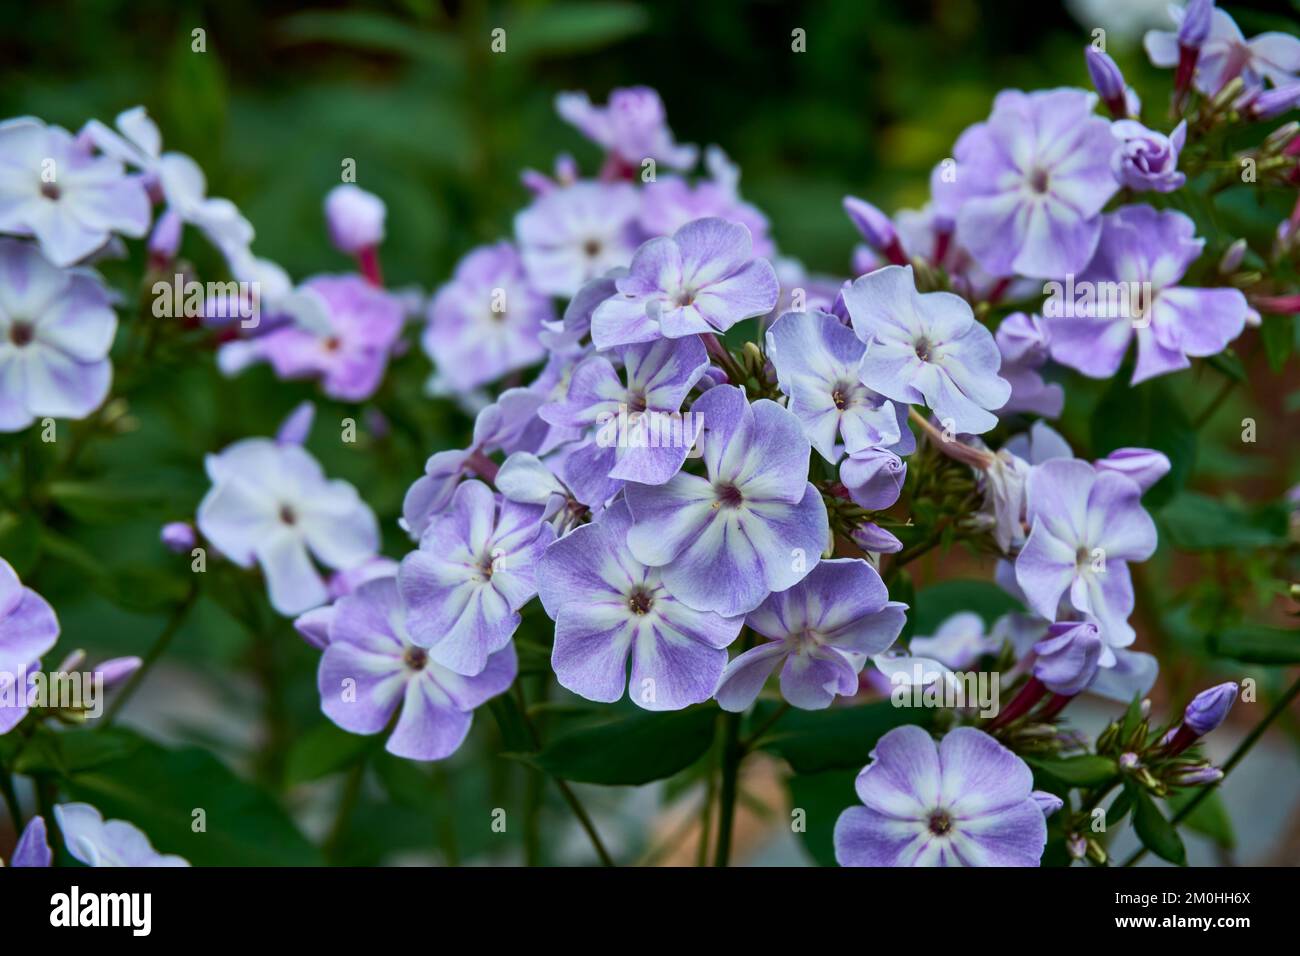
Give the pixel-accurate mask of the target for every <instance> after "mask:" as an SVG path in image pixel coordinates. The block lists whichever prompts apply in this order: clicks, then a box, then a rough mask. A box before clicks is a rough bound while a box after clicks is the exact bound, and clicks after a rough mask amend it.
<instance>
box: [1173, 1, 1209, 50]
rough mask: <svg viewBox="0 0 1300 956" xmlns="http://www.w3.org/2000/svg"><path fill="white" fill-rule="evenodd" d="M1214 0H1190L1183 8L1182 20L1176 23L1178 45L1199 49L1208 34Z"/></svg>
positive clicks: (1187, 48)
mask: <svg viewBox="0 0 1300 956" xmlns="http://www.w3.org/2000/svg"><path fill="white" fill-rule="evenodd" d="M1213 16H1214V0H1190V2H1189V3H1188V4H1187V6H1186V7H1184V8H1183V22H1182V23H1180V24H1179V25H1178V46H1179V47H1180V48H1182V49H1186V50H1199V49H1200V48H1201V45H1202V44H1203V43H1205V41H1206V39H1207V38H1208V37H1209V35H1210V25H1211V20H1212V18H1213Z"/></svg>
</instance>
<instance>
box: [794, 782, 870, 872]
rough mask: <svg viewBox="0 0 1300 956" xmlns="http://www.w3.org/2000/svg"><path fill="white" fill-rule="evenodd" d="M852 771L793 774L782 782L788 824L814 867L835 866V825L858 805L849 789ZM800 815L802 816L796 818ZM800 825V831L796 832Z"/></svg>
mask: <svg viewBox="0 0 1300 956" xmlns="http://www.w3.org/2000/svg"><path fill="white" fill-rule="evenodd" d="M857 775H858V771H856V770H828V771H826V772H824V773H797V774H793V775H792V776H791V777H790V778H789V779H788V780H787V782H786V787H787V789H788V791H789V794H790V809H791V811H792V812H793V814H794V815H792V816H791V824H792V825H793V826H795V833H796V835H797V836H798V837H799V840H800V842H801V843H803V845H804V849H806V850H807V851H808V854H809V855H810V856H811V857H812V858H813V860H814V861H815V862H816V863H817V865H818V866H835V845H834V842H833V839H832V837H833V836H834V833H835V821H836V820H838V819H839V817H840V814H841V813H843V812H844V811H845V810H846V809H847V808H848V807H851V806H853V805H854V804H856V803H857V802H858V796H857V793H856V792H855V791H854V789H853V781H854V779H855V778H856V777H857ZM800 811H802V813H801V814H800ZM799 824H802V829H799Z"/></svg>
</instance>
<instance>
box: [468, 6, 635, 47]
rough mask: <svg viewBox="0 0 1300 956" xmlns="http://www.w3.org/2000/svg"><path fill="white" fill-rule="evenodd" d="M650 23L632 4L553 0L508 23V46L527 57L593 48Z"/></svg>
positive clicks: (625, 35)
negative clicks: (557, 0) (558, 1)
mask: <svg viewBox="0 0 1300 956" xmlns="http://www.w3.org/2000/svg"><path fill="white" fill-rule="evenodd" d="M648 23H649V18H648V17H647V16H646V13H645V11H644V10H642V9H641V8H640V7H638V6H634V5H633V4H630V3H550V4H546V5H545V6H538V7H531V8H529V9H526V10H523V11H521V12H520V13H519V14H518V15H517V16H516V17H515V19H514V20H513V21H512V22H511V23H509V24H508V26H507V29H506V42H507V46H506V49H507V52H509V53H511V54H517V55H520V56H525V57H531V56H547V55H554V54H569V53H576V52H580V51H583V50H594V49H599V48H601V47H604V46H609V45H610V44H613V43H616V42H617V41H619V40H622V39H625V38H626V37H629V36H632V35H633V34H636V33H640V32H641V31H642V30H644V29H645V28H646V25H647V24H648ZM488 40H489V38H486V37H485V38H484V41H483V42H484V43H487V42H488Z"/></svg>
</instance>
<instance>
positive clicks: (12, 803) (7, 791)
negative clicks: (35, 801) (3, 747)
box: [0, 767, 23, 833]
mask: <svg viewBox="0 0 1300 956" xmlns="http://www.w3.org/2000/svg"><path fill="white" fill-rule="evenodd" d="M0 794H2V795H3V796H4V801H5V806H6V807H8V808H9V819H10V820H12V821H13V822H14V831H15V832H17V833H21V832H22V829H23V811H22V808H21V807H20V806H19V805H18V794H17V793H16V792H15V791H14V778H13V776H12V775H11V774H10V773H9V770H8V768H6V767H0Z"/></svg>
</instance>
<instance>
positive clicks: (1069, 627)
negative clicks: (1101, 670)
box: [1034, 621, 1105, 697]
mask: <svg viewBox="0 0 1300 956" xmlns="http://www.w3.org/2000/svg"><path fill="white" fill-rule="evenodd" d="M1104 647H1105V644H1104V643H1103V642H1102V639H1101V631H1100V630H1099V629H1098V628H1097V625H1096V624H1093V623H1091V622H1089V621H1061V622H1059V623H1056V624H1052V625H1050V626H1049V627H1048V629H1047V636H1046V637H1045V638H1043V639H1042V640H1041V641H1039V642H1038V643H1037V644H1035V645H1034V655H1035V656H1034V676H1035V677H1036V678H1038V680H1039V681H1041V682H1042V683H1043V684H1045V685H1046V686H1047V689H1048V690H1050V691H1051V692H1052V693H1054V694H1061V695H1062V696H1065V697H1073V696H1074V695H1075V694H1077V693H1079V692H1080V691H1081V690H1083V689H1084V688H1085V687H1087V686H1088V685H1089V684H1090V683H1092V679H1093V678H1094V677H1095V676H1096V674H1097V668H1098V667H1099V666H1100V661H1101V654H1102V650H1103V648H1104Z"/></svg>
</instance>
